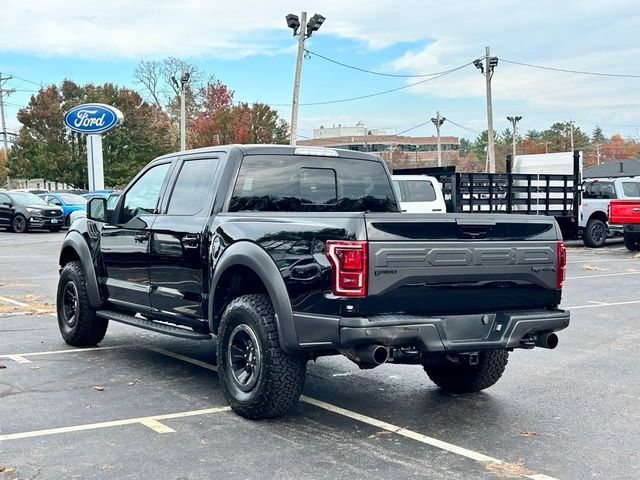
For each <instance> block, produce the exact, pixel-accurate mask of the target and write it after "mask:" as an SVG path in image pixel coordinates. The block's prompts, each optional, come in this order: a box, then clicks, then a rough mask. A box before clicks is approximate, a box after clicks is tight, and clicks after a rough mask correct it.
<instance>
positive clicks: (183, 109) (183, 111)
mask: <svg viewBox="0 0 640 480" xmlns="http://www.w3.org/2000/svg"><path fill="white" fill-rule="evenodd" d="M190 76H191V74H190V73H189V72H186V71H184V70H183V71H182V75H181V76H180V85H178V81H177V80H176V77H174V76H172V77H171V81H172V82H173V84H174V85H175V87H176V89H177V90H178V91H179V92H180V150H181V151H185V150H186V149H187V106H186V95H185V91H186V89H187V84H188V83H189V77H190Z"/></svg>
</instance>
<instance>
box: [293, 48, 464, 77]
mask: <svg viewBox="0 0 640 480" xmlns="http://www.w3.org/2000/svg"><path fill="white" fill-rule="evenodd" d="M305 53H308V54H310V55H313V56H316V57H319V58H322V59H323V60H326V61H328V62H331V63H335V64H336V65H340V66H341V67H345V68H350V69H352V70H357V71H359V72H364V73H370V74H371V75H380V76H381V77H395V78H424V77H434V76H437V75H442V74H445V73H451V72H454V71H455V70H458V68H454V69H451V70H443V71H442V72H435V73H424V74H419V75H400V74H394V73H383V72H375V71H373V70H367V69H366V68H360V67H356V66H353V65H348V64H346V63H342V62H339V61H338V60H333V59H332V58H329V57H325V56H324V55H320V54H319V53H316V52H312V51H311V50H306V49H305Z"/></svg>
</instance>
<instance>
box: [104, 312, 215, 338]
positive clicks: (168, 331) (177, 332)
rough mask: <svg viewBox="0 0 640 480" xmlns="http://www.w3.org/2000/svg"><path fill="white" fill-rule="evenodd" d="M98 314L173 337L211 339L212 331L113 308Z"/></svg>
mask: <svg viewBox="0 0 640 480" xmlns="http://www.w3.org/2000/svg"><path fill="white" fill-rule="evenodd" d="M96 315H97V316H99V317H102V318H106V319H108V320H113V321H114V322H120V323H126V324H127V325H132V326H134V327H139V328H144V329H145V330H151V331H152V332H158V333H164V334H165V335H171V336H173V337H180V338H188V339H190V340H209V339H211V334H210V333H202V332H194V331H193V330H190V329H187V328H182V327H175V326H173V325H168V324H166V323H160V322H156V321H155V320H145V319H143V318H138V317H134V316H132V315H127V314H125V313H120V312H114V311H113V310H98V311H97V312H96Z"/></svg>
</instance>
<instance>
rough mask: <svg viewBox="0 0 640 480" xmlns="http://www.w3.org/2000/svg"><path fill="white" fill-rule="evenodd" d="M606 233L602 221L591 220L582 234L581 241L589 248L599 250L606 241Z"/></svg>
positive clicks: (605, 227)
mask: <svg viewBox="0 0 640 480" xmlns="http://www.w3.org/2000/svg"><path fill="white" fill-rule="evenodd" d="M608 233H609V231H608V229H607V225H606V224H605V223H604V222H603V221H602V220H599V219H597V218H592V219H591V220H589V221H588V222H587V226H586V227H585V229H584V231H583V232H582V241H583V242H584V244H585V245H586V246H587V247H589V248H600V247H602V246H603V245H604V242H606V241H607V234H608Z"/></svg>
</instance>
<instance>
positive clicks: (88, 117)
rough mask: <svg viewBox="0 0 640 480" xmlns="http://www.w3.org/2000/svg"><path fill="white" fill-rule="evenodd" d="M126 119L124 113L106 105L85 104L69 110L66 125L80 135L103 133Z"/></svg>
mask: <svg viewBox="0 0 640 480" xmlns="http://www.w3.org/2000/svg"><path fill="white" fill-rule="evenodd" d="M123 119H124V115H122V112H121V111H120V110H118V109H117V108H115V107H112V106H111V105H105V104H104V103H85V104H84V105H78V106H77V107H73V108H72V109H71V110H69V111H68V112H67V113H66V115H65V116H64V123H65V124H66V125H67V127H69V128H70V129H71V130H73V131H75V132H80V133H102V132H106V131H107V130H111V129H112V128H113V127H115V126H116V125H118V124H119V123H120V122H122V120H123Z"/></svg>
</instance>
